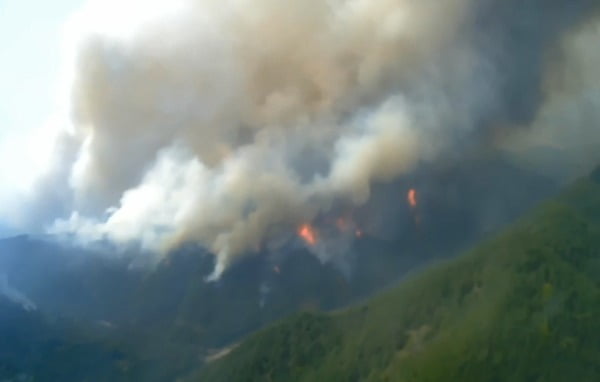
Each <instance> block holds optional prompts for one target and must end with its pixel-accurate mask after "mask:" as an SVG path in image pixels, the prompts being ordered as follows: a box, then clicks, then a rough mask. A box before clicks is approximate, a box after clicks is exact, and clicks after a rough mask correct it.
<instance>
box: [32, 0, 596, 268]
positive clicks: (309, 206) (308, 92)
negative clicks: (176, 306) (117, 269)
mask: <svg viewBox="0 0 600 382" xmlns="http://www.w3.org/2000/svg"><path fill="white" fill-rule="evenodd" d="M573 3H574V4H575V5H566V4H565V3H564V2H559V1H543V2H542V1H533V0H531V1H516V0H514V1H512V0H511V1H500V0H497V1H493V0H486V1H475V0H444V1H437V0H436V1H434V0H420V1H416V0H377V1H374V0H329V1H328V0H308V1H295V2H281V1H277V0H253V1H249V0H231V1H216V0H203V1H199V0H198V1H191V0H190V1H188V2H183V4H182V5H181V4H180V8H179V9H178V12H175V13H173V14H170V15H169V17H167V18H165V19H164V20H163V19H160V18H159V19H155V20H152V21H151V22H148V23H147V24H146V25H144V27H143V28H140V29H139V30H137V31H136V33H134V34H133V35H131V36H129V37H128V38H127V39H115V38H113V37H111V36H110V35H106V34H102V33H100V34H93V35H90V36H89V37H88V38H87V39H86V40H85V43H84V44H83V45H82V46H81V49H80V51H79V54H78V56H77V61H76V72H75V76H74V79H73V84H72V92H71V97H72V98H71V100H72V116H73V129H72V130H73V131H71V132H70V133H69V134H70V135H69V138H68V139H67V138H65V141H69V142H71V141H75V142H77V147H78V150H77V153H76V160H74V162H73V161H69V160H66V161H65V160H64V158H66V157H69V158H71V157H70V156H68V155H66V156H63V160H59V161H58V162H59V163H62V164H61V165H60V166H58V167H59V168H60V169H61V170H62V172H60V173H61V174H62V176H61V177H59V178H60V179H62V181H64V183H65V184H64V186H63V187H61V188H58V187H55V188H54V189H58V190H61V191H64V190H68V191H64V193H62V194H60V195H61V198H62V199H64V198H65V196H64V195H68V199H69V200H68V201H65V200H61V201H60V203H58V204H59V205H60V206H61V208H65V211H69V212H68V213H67V214H66V215H64V214H63V216H62V218H60V219H59V220H57V221H55V222H53V223H52V224H51V231H52V232H55V233H69V234H73V235H74V236H75V237H76V238H77V239H78V240H81V241H84V242H90V241H95V240H106V239H108V240H110V241H112V242H115V243H117V244H122V245H132V244H139V245H141V246H142V247H143V248H145V249H149V250H152V251H157V252H159V253H166V252H167V251H168V250H170V249H172V248H174V247H176V246H178V245H180V244H181V243H183V242H186V241H198V242H200V243H203V244H204V245H206V246H207V247H208V248H210V249H211V250H212V251H213V252H214V253H215V254H216V256H217V266H216V269H215V273H214V277H218V276H219V275H220V274H221V273H222V272H223V271H224V270H225V269H226V268H227V267H228V266H229V265H231V264H232V263H234V262H235V261H236V259H237V258H238V257H239V256H243V255H244V254H245V253H248V252H250V251H254V250H259V249H261V248H263V247H264V246H268V247H270V246H274V245H275V246H276V245H277V243H282V242H284V241H285V238H286V237H289V236H290V235H294V234H295V231H296V229H297V227H298V226H299V225H300V224H302V223H304V222H310V221H313V220H314V219H317V218H318V217H319V216H321V215H323V214H326V213H328V212H329V211H331V210H332V209H334V208H338V206H340V205H342V206H345V207H352V206H360V205H362V204H364V203H365V202H367V201H368V200H369V198H370V193H371V186H372V184H373V183H374V182H385V181H390V180H393V179H394V178H397V177H398V176H400V175H402V174H406V173H408V172H410V171H411V170H412V169H414V168H415V166H417V165H418V164H419V163H421V162H426V161H430V160H436V159H437V158H439V157H441V156H443V155H444V154H446V153H449V152H456V151H457V150H460V148H461V147H463V145H467V144H475V143H476V142H479V143H481V142H487V141H488V138H489V137H490V135H489V134H490V133H491V132H493V131H495V130H496V129H497V128H499V127H504V126H517V125H518V126H524V125H529V124H530V123H531V122H532V121H534V120H535V119H536V116H537V111H538V108H539V107H540V105H542V104H544V105H547V104H546V103H544V102H545V100H546V99H551V98H552V97H549V96H548V95H547V94H545V93H544V92H543V88H542V83H543V81H542V80H543V77H544V73H545V72H546V71H548V70H553V71H555V70H557V69H556V68H549V67H548V68H547V65H546V64H545V62H546V61H548V57H549V55H550V54H552V53H553V52H554V51H557V49H558V47H559V45H560V41H561V40H562V39H563V37H564V36H566V35H567V34H568V33H569V32H570V31H571V30H572V29H573V28H574V27H576V26H579V25H581V24H582V23H583V22H584V21H586V19H587V18H588V17H591V16H590V14H591V12H590V11H591V9H592V8H593V6H594V5H595V3H594V2H590V1H579V2H577V1H576V2H573ZM142 7H143V5H142ZM559 66H560V65H559ZM549 102H552V101H549ZM547 107H550V108H552V107H551V106H544V108H547ZM542 114H543V112H542ZM69 155H72V150H69ZM64 162H67V163H68V165H65V164H64ZM65 175H66V176H65ZM52 179H56V178H55V177H54V178H52ZM41 184H44V183H43V181H42V183H41ZM46 203H47V202H46ZM42 204H43V203H42ZM318 255H319V256H320V257H321V258H322V259H324V260H327V257H328V256H329V255H331V256H334V255H335V254H328V253H318Z"/></svg>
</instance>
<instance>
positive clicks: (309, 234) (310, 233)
mask: <svg viewBox="0 0 600 382" xmlns="http://www.w3.org/2000/svg"><path fill="white" fill-rule="evenodd" d="M298 235H300V237H301V238H302V239H303V240H304V241H305V242H306V243H307V244H308V245H311V246H312V245H315V244H317V233H316V232H315V229H314V228H313V227H312V226H311V225H310V224H302V225H301V226H300V228H299V229H298Z"/></svg>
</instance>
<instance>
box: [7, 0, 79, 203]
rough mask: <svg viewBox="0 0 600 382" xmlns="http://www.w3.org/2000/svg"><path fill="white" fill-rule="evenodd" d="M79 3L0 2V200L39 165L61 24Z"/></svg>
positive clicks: (53, 88) (61, 0) (58, 0)
mask: <svg viewBox="0 0 600 382" xmlns="http://www.w3.org/2000/svg"><path fill="white" fill-rule="evenodd" d="M82 3H83V0H56V1H39V0H0V68H1V69H0V84H2V85H1V86H0V200H1V197H2V194H3V191H4V192H8V190H7V189H14V188H15V187H17V188H21V187H24V186H25V185H26V183H27V182H28V181H30V175H29V174H32V173H33V171H32V170H33V169H34V168H35V167H36V166H39V165H40V164H39V162H38V161H39V160H40V152H39V151H40V150H41V149H42V147H43V146H44V141H45V140H46V139H47V134H46V133H47V129H45V127H46V125H47V124H48V123H49V120H50V119H51V118H52V115H53V113H54V112H55V110H56V103H57V91H58V86H59V84H58V77H59V71H60V70H59V69H60V66H61V57H62V56H63V55H62V48H61V41H62V26H63V25H64V23H65V21H66V20H67V19H68V17H69V15H70V14H71V13H72V12H73V11H74V10H76V9H77V8H78V7H79V6H81V4H82ZM32 136H34V137H35V136H39V139H31V137H32Z"/></svg>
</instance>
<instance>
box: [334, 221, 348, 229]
mask: <svg viewBox="0 0 600 382" xmlns="http://www.w3.org/2000/svg"><path fill="white" fill-rule="evenodd" d="M335 225H336V226H337V228H338V230H340V231H345V230H346V229H347V228H348V223H347V222H346V220H345V219H344V218H338V219H337V220H336V221H335Z"/></svg>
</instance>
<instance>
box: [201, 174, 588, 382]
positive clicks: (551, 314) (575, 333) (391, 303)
mask: <svg viewBox="0 0 600 382" xmlns="http://www.w3.org/2000/svg"><path fill="white" fill-rule="evenodd" d="M598 317H600V168H599V169H597V170H596V171H595V172H594V173H592V174H591V175H590V176H589V177H588V178H586V179H582V180H580V181H578V182H576V183H575V184H574V185H572V186H571V187H570V188H569V189H567V190H566V191H565V192H564V193H562V194H561V195H560V196H559V197H557V198H555V199H554V200H552V201H548V202H546V203H544V204H543V205H542V206H540V207H539V208H537V209H536V210H535V211H533V212H532V213H531V214H529V215H528V216H527V217H525V218H523V219H521V220H520V221H519V222H517V223H515V224H514V225H513V226H512V227H510V228H509V229H507V230H506V231H505V232H504V233H502V234H501V235H498V236H496V237H495V238H493V239H491V240H488V241H486V242H485V243H483V244H482V245H480V246H478V247H477V248H475V249H474V250H472V251H470V252H469V253H466V254H464V255H463V256H461V257H459V258H456V259H454V260H450V261H447V262H443V263H439V264H437V265H435V266H433V267H431V268H430V269H428V270H426V271H424V272H422V273H421V274H418V275H415V276H413V277H412V278H410V279H409V280H407V281H406V282H404V283H402V284H401V285H400V286H399V287H397V288H395V289H393V290H390V291H388V292H386V293H383V294H382V295H380V296H378V297H376V298H373V299H372V300H370V301H369V302H367V303H364V304H361V305H359V306H355V307H353V308H350V309H347V310H343V311H339V312H336V313H332V314H319V313H308V312H306V313H301V314H298V315H295V316H293V317H291V318H288V319H286V320H283V321H281V322H279V323H277V324H275V325H273V326H271V327H269V328H267V329H265V330H262V331H260V332H259V333H256V334H254V335H252V336H250V337H249V338H248V339H246V340H245V341H243V343H242V344H241V345H240V346H239V347H238V348H236V349H235V350H233V351H232V352H231V354H229V355H227V356H225V357H223V358H221V359H220V360H217V361H215V362H214V363H212V364H211V365H210V366H209V367H208V368H206V370H204V372H203V373H201V374H199V375H196V376H195V377H192V378H190V379H191V380H201V381H210V382H218V381H227V382H234V381H278V382H281V381H442V380H443V381H461V382H463V381H568V380H577V381H596V380H600V320H598Z"/></svg>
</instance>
